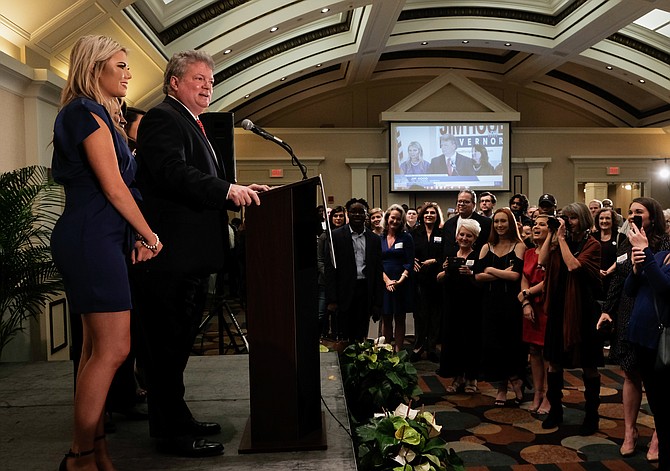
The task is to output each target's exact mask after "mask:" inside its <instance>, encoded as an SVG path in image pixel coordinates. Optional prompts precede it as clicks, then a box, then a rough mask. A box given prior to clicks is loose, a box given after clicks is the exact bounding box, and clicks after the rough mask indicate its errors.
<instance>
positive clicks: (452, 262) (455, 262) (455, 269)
mask: <svg viewBox="0 0 670 471" xmlns="http://www.w3.org/2000/svg"><path fill="white" fill-rule="evenodd" d="M448 260H449V266H448V267H447V271H448V273H449V274H450V275H458V274H459V269H460V267H462V266H463V265H465V259H464V258H462V257H449V259H448Z"/></svg>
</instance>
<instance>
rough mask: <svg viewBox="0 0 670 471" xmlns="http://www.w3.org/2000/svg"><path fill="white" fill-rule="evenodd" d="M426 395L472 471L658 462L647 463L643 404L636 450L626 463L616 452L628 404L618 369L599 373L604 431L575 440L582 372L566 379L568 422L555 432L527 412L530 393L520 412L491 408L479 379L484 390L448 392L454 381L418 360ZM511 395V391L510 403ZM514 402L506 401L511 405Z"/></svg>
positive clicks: (631, 466)
mask: <svg viewBox="0 0 670 471" xmlns="http://www.w3.org/2000/svg"><path fill="white" fill-rule="evenodd" d="M416 366H417V369H418V370H419V376H420V386H421V388H422V390H423V391H424V394H423V396H422V398H421V400H422V402H423V404H424V406H425V408H426V409H427V410H430V411H431V412H434V413H435V414H436V417H437V422H438V423H439V424H440V425H442V426H443V428H442V437H443V438H444V439H445V440H446V441H447V442H448V444H449V445H448V446H449V447H450V448H454V450H456V451H457V452H458V454H459V456H461V458H462V459H463V461H464V462H465V465H466V467H467V469H468V470H473V471H484V470H496V471H503V470H514V471H533V470H541V471H548V470H566V471H567V470H569V471H577V470H613V471H625V470H631V471H632V470H636V471H645V470H654V469H656V467H657V465H656V464H650V463H648V462H647V460H646V453H647V446H648V444H649V440H650V439H651V435H652V433H653V417H652V416H651V415H650V414H649V409H648V406H647V404H646V399H643V404H642V410H641V411H640V415H639V417H638V424H637V425H638V429H639V432H640V439H639V440H638V445H637V452H636V454H635V455H634V456H632V457H630V458H622V457H621V455H620V454H619V448H620V447H621V443H622V442H623V434H624V428H623V406H622V404H621V388H622V383H623V376H622V373H621V370H620V369H619V368H618V367H612V366H608V367H607V368H603V369H602V370H601V375H602V386H601V400H602V404H601V406H600V409H599V411H600V430H599V432H598V433H597V434H595V435H593V436H590V437H582V436H579V435H578V428H579V425H580V424H581V422H582V419H583V417H584V411H583V407H584V394H583V391H584V386H583V383H582V380H581V371H580V370H576V371H566V372H565V375H564V380H565V383H564V388H563V393H564V396H565V397H564V398H563V403H564V423H563V425H561V426H560V427H559V428H558V429H550V430H543V429H542V427H541V423H542V417H538V416H536V415H534V414H531V413H530V412H528V410H527V409H528V408H529V407H530V405H531V402H530V401H531V400H532V397H533V395H532V392H528V391H526V394H525V400H526V401H528V402H524V403H523V404H522V405H521V407H512V406H509V407H504V408H497V407H494V406H493V402H494V399H495V394H496V390H495V388H493V387H492V386H491V385H490V384H488V383H485V382H480V384H479V391H480V392H479V393H478V394H474V395H467V394H447V392H446V387H447V386H448V385H450V384H451V379H444V378H441V377H439V376H437V375H436V374H435V373H434V370H435V367H436V365H435V363H430V362H428V361H420V362H418V363H416ZM513 397H514V394H513V392H511V391H509V392H508V399H512V398H513ZM508 403H509V402H508Z"/></svg>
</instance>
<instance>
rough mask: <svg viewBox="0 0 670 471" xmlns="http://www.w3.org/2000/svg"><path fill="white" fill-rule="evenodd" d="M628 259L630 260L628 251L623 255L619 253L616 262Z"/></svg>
mask: <svg viewBox="0 0 670 471" xmlns="http://www.w3.org/2000/svg"><path fill="white" fill-rule="evenodd" d="M626 260H628V254H627V253H625V254H623V255H619V256H618V257H617V258H616V262H617V263H623V262H625V261H626Z"/></svg>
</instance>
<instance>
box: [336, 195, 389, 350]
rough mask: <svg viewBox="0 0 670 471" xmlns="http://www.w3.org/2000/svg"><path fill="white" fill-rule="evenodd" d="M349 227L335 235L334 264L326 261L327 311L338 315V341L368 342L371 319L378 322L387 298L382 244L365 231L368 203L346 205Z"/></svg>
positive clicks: (343, 227)
mask: <svg viewBox="0 0 670 471" xmlns="http://www.w3.org/2000/svg"><path fill="white" fill-rule="evenodd" d="M346 209H347V213H348V215H349V224H346V225H344V226H342V227H339V228H337V229H335V230H334V231H333V234H332V236H333V250H334V252H335V263H336V265H337V268H335V267H334V266H333V262H332V260H331V257H330V255H329V254H327V256H326V259H325V277H326V302H327V307H328V310H329V311H331V312H335V311H338V314H337V320H338V322H337V325H338V329H339V332H338V334H339V337H340V338H341V339H343V340H348V341H350V342H354V341H357V342H358V341H361V340H363V339H365V337H366V336H367V332H368V325H369V323H370V316H371V315H372V317H373V318H374V319H375V320H376V319H379V316H380V315H381V311H382V303H383V297H384V278H383V275H382V271H383V268H382V243H381V239H380V238H379V236H378V235H376V234H374V233H372V232H371V231H369V230H367V229H366V228H365V218H366V216H367V212H368V203H367V202H366V201H365V200H364V199H352V200H349V202H347V204H346Z"/></svg>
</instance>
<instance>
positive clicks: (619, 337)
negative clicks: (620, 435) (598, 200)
mask: <svg viewBox="0 0 670 471" xmlns="http://www.w3.org/2000/svg"><path fill="white" fill-rule="evenodd" d="M628 223H629V225H630V227H632V225H633V224H634V225H635V227H637V228H638V229H640V228H642V229H644V232H645V236H646V237H647V240H648V244H649V248H650V249H651V251H652V252H653V253H657V252H659V251H662V250H670V236H668V234H666V233H665V217H664V216H663V209H662V208H661V205H660V203H659V202H658V201H656V200H655V199H653V198H647V197H640V198H635V199H634V200H633V202H632V203H631V205H630V208H629V209H628ZM631 250H632V246H631V244H630V241H629V239H628V238H626V239H624V240H623V241H622V243H621V244H620V245H619V248H618V250H617V262H616V268H615V270H614V272H613V273H612V281H611V283H610V286H609V289H608V291H607V296H606V298H605V303H604V304H603V308H602V314H601V316H600V319H599V320H598V324H597V327H598V328H601V326H603V325H604V324H605V323H611V324H613V325H614V337H615V339H616V341H615V342H613V343H612V348H611V349H610V358H614V359H615V360H616V361H617V362H618V363H619V365H620V366H621V369H622V370H623V374H624V383H623V393H622V401H623V422H624V439H623V443H622V444H621V448H620V449H619V453H620V454H621V456H623V457H628V456H633V455H634V454H635V453H636V448H637V441H638V437H639V433H638V430H637V426H636V423H637V417H638V414H639V411H640V405H641V404H642V378H641V377H640V365H639V360H638V356H637V352H636V349H635V348H634V346H633V345H631V343H630V342H629V341H628V338H627V335H628V326H629V323H630V316H631V312H632V310H633V303H634V301H635V300H634V298H632V297H630V296H628V295H627V294H626V293H625V292H624V289H623V288H624V282H625V281H626V278H627V277H628V275H629V273H630V272H631V270H632V269H633V265H632V261H631ZM657 459H658V437H657V435H656V432H654V434H653V435H652V438H651V442H650V445H649V450H648V452H647V460H648V461H656V460H657Z"/></svg>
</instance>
